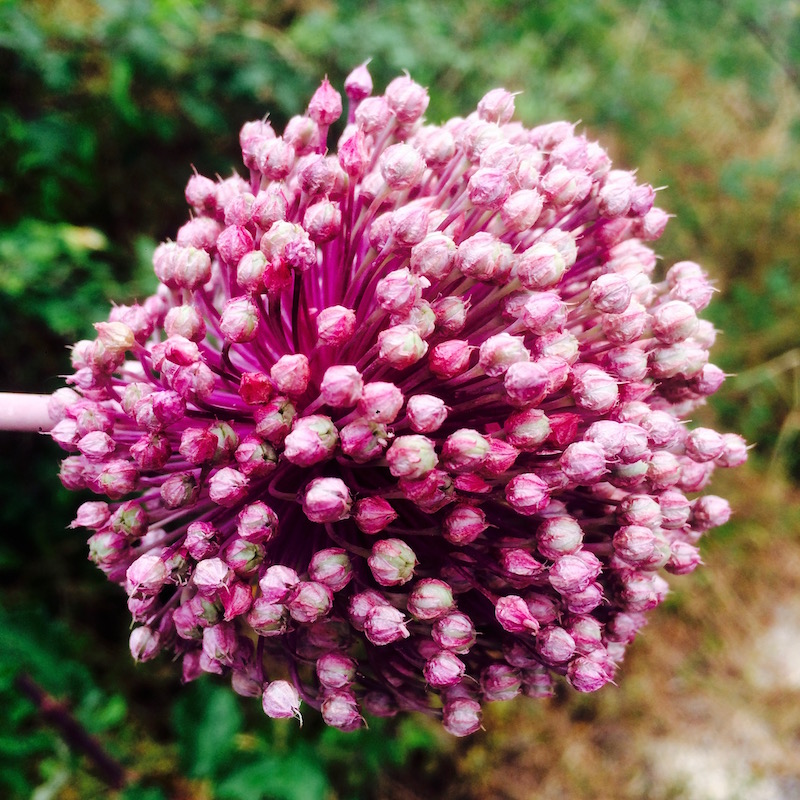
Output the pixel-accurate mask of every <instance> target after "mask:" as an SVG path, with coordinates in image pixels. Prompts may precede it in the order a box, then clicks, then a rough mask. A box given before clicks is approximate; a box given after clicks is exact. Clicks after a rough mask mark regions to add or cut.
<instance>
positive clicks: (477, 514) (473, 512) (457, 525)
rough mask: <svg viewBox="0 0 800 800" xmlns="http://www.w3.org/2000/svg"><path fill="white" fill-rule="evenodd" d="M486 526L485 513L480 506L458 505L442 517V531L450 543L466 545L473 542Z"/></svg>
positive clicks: (487, 525)
mask: <svg viewBox="0 0 800 800" xmlns="http://www.w3.org/2000/svg"><path fill="white" fill-rule="evenodd" d="M488 527H489V524H488V523H487V522H486V515H485V514H484V513H483V511H482V510H481V509H480V508H477V507H475V506H468V505H458V506H456V507H455V508H454V509H453V510H452V511H451V512H450V513H449V514H448V515H447V516H446V517H445V518H444V522H443V523H442V532H443V533H444V537H445V539H447V541H448V542H450V543H451V544H455V545H467V544H471V543H472V542H474V541H475V540H476V539H477V538H478V537H479V536H480V535H481V534H482V533H483V532H484V531H485V530H486V529H487V528H488Z"/></svg>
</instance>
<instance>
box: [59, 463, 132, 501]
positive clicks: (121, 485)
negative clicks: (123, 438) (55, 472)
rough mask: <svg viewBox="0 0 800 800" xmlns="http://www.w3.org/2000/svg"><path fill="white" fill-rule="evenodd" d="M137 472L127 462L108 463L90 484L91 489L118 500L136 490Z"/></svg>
mask: <svg viewBox="0 0 800 800" xmlns="http://www.w3.org/2000/svg"><path fill="white" fill-rule="evenodd" d="M62 474H63V473H62ZM138 479H139V471H138V470H137V469H136V467H135V466H134V465H133V464H131V463H130V462H129V461H125V460H123V459H115V460H113V461H108V462H106V463H105V465H104V466H103V468H102V470H101V471H100V473H99V474H98V475H97V477H96V478H95V479H94V480H93V482H92V488H94V489H95V490H96V491H98V492H100V493H102V494H105V495H107V496H108V497H109V498H111V499H112V500H120V499H121V498H123V497H124V496H125V495H126V494H130V493H131V492H132V491H133V490H134V489H135V488H136V482H137V480H138Z"/></svg>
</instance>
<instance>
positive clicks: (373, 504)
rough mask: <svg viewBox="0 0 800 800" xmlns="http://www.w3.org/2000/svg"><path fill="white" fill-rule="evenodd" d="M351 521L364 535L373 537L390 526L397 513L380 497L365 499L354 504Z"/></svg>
mask: <svg viewBox="0 0 800 800" xmlns="http://www.w3.org/2000/svg"><path fill="white" fill-rule="evenodd" d="M353 519H354V520H355V523H356V525H358V527H359V528H360V529H361V530H362V531H363V532H364V533H368V534H371V535H374V534H376V533H380V532H381V531H382V530H384V529H385V528H386V526H387V525H391V523H392V522H394V520H396V519H397V512H396V511H395V510H394V509H393V508H392V506H391V505H390V504H389V502H388V501H387V500H384V499H383V498H382V497H365V498H363V499H361V500H358V501H357V502H356V504H355V507H354V513H353Z"/></svg>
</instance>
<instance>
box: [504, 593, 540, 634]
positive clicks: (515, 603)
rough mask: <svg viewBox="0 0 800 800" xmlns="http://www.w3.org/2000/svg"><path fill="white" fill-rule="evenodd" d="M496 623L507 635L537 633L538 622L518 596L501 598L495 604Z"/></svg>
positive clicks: (511, 595)
mask: <svg viewBox="0 0 800 800" xmlns="http://www.w3.org/2000/svg"><path fill="white" fill-rule="evenodd" d="M495 616H496V617H497V621H498V622H499V623H500V625H501V626H502V627H503V629H504V630H507V631H508V632H509V633H533V634H535V633H537V632H538V630H539V622H538V621H537V620H536V618H535V617H534V616H533V614H531V612H530V610H529V609H528V606H527V604H526V603H525V601H524V600H523V599H522V598H521V597H519V595H515V594H510V595H508V596H506V597H501V598H499V599H498V601H497V603H496V604H495Z"/></svg>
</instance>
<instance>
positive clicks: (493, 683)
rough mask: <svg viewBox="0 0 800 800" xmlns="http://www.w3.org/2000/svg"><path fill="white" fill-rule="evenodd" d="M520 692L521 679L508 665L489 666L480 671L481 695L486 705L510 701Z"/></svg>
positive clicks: (516, 671) (517, 672)
mask: <svg viewBox="0 0 800 800" xmlns="http://www.w3.org/2000/svg"><path fill="white" fill-rule="evenodd" d="M521 691H522V677H521V675H520V673H519V671H518V670H516V669H514V668H513V667H511V666H509V665H508V664H502V663H501V664H491V665H490V666H488V667H486V668H485V669H483V670H482V671H481V693H482V694H483V699H484V700H485V701H486V702H487V703H493V702H497V701H499V700H512V699H513V698H515V697H516V696H517V695H518V694H519V693H520V692H521Z"/></svg>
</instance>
